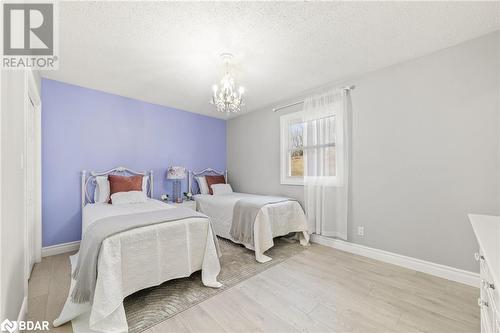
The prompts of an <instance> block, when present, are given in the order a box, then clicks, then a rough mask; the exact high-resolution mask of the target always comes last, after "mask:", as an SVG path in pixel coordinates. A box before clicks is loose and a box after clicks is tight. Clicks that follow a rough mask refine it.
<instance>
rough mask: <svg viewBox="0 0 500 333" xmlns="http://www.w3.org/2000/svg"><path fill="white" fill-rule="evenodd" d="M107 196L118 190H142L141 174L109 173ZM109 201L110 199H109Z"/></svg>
mask: <svg viewBox="0 0 500 333" xmlns="http://www.w3.org/2000/svg"><path fill="white" fill-rule="evenodd" d="M108 180H109V196H110V198H111V195H112V194H113V193H118V192H129V191H142V176H131V177H125V176H117V175H109V176H108ZM109 202H111V199H109Z"/></svg>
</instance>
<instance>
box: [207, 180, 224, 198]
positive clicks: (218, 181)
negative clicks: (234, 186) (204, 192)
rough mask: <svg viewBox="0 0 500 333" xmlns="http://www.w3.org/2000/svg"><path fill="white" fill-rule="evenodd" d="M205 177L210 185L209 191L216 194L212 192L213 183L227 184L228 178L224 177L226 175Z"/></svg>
mask: <svg viewBox="0 0 500 333" xmlns="http://www.w3.org/2000/svg"><path fill="white" fill-rule="evenodd" d="M205 179H206V181H207V185H208V193H210V194H214V192H212V185H213V184H225V183H226V179H225V178H224V176H205Z"/></svg>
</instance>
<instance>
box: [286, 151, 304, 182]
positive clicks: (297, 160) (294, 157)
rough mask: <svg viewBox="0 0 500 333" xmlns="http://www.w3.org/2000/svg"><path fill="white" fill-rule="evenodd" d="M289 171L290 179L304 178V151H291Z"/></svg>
mask: <svg viewBox="0 0 500 333" xmlns="http://www.w3.org/2000/svg"><path fill="white" fill-rule="evenodd" d="M288 158H289V163H288V165H289V170H288V176H290V177H303V176H304V151H303V150H302V149H296V150H290V152H289V154H288Z"/></svg>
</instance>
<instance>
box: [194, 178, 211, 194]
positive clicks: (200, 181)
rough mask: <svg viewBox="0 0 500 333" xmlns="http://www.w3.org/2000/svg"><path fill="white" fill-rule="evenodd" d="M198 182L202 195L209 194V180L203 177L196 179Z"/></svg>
mask: <svg viewBox="0 0 500 333" xmlns="http://www.w3.org/2000/svg"><path fill="white" fill-rule="evenodd" d="M194 178H195V179H196V181H197V182H198V187H199V188H200V194H208V193H209V191H208V184H207V179H206V178H205V176H201V177H194Z"/></svg>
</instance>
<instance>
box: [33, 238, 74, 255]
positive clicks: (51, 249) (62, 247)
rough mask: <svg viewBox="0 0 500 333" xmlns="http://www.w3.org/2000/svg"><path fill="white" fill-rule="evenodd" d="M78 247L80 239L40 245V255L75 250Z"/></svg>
mask: <svg viewBox="0 0 500 333" xmlns="http://www.w3.org/2000/svg"><path fill="white" fill-rule="evenodd" d="M79 248H80V241H76V242H70V243H64V244H57V245H52V246H46V247H42V257H49V256H55V255H56V254H61V253H66V252H72V251H76V250H78V249H79Z"/></svg>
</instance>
